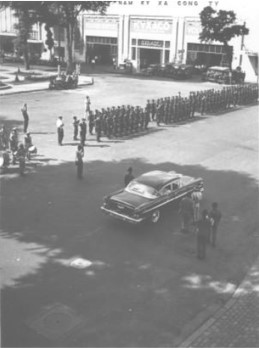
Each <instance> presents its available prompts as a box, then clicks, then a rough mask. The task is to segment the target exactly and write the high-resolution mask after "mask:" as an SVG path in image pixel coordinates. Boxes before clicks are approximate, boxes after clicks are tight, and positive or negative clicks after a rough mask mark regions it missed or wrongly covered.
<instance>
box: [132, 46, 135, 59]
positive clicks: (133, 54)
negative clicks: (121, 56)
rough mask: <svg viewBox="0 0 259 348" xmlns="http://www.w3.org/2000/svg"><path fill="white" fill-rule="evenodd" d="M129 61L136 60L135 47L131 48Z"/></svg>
mask: <svg viewBox="0 0 259 348" xmlns="http://www.w3.org/2000/svg"><path fill="white" fill-rule="evenodd" d="M131 59H132V60H136V47H132V51H131Z"/></svg>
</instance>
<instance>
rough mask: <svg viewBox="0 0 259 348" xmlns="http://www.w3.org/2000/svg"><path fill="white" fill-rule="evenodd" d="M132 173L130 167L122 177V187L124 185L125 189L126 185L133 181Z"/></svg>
mask: <svg viewBox="0 0 259 348" xmlns="http://www.w3.org/2000/svg"><path fill="white" fill-rule="evenodd" d="M132 172H133V169H132V167H129V168H128V170H127V173H126V174H125V176H124V185H125V187H126V186H128V184H129V183H130V182H131V181H132V180H134V176H133V174H132Z"/></svg>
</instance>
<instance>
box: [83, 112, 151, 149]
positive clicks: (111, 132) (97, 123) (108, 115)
mask: <svg viewBox="0 0 259 348" xmlns="http://www.w3.org/2000/svg"><path fill="white" fill-rule="evenodd" d="M149 121H150V110H147V108H145V109H143V108H141V107H140V106H136V107H133V106H130V105H127V106H126V105H122V106H118V107H114V106H112V107H108V108H106V109H105V108H102V109H101V110H95V111H90V112H89V117H88V126H89V133H90V134H91V135H92V134H93V131H95V134H96V140H97V141H98V142H99V141H100V139H101V137H102V136H104V137H107V138H116V137H122V136H127V135H131V134H136V133H139V132H142V131H145V130H147V129H148V124H149ZM79 126H80V125H79Z"/></svg>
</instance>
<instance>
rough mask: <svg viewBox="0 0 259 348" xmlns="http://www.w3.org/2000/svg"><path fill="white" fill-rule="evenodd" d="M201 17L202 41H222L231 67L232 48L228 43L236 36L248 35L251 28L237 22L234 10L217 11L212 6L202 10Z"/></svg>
mask: <svg viewBox="0 0 259 348" xmlns="http://www.w3.org/2000/svg"><path fill="white" fill-rule="evenodd" d="M200 19H201V25H202V32H201V33H200V36H199V39H200V40H201V41H202V42H209V41H218V42H221V43H222V44H223V46H224V48H225V52H226V58H227V63H228V65H229V67H230V68H231V65H232V50H231V47H230V46H229V45H228V43H229V41H230V40H231V39H232V38H234V37H235V36H241V35H247V34H248V33H249V29H248V28H246V26H245V24H243V25H239V24H236V14H235V13H234V12H233V11H223V10H219V11H218V12H217V11H216V10H214V9H213V8H212V7H210V6H207V7H205V8H204V9H203V10H202V12H201V13H200Z"/></svg>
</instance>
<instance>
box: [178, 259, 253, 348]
mask: <svg viewBox="0 0 259 348" xmlns="http://www.w3.org/2000/svg"><path fill="white" fill-rule="evenodd" d="M256 264H259V257H257V259H256V261H255V262H254V263H253V265H252V266H251V267H250V269H249V271H248V273H247V274H246V276H245V278H244V279H243V281H242V282H241V283H240V285H239V286H238V287H237V288H236V290H235V292H234V294H233V295H232V298H231V299H229V300H228V301H227V303H226V304H225V305H224V306H223V307H221V308H220V309H218V310H217V311H216V312H215V314H214V315H213V316H212V317H211V318H210V319H208V320H207V321H205V323H203V324H202V326H200V328H198V329H197V330H196V331H194V332H193V333H192V334H191V335H190V336H189V337H188V338H187V339H185V340H184V341H182V342H181V343H178V345H177V347H181V348H187V347H191V344H192V342H193V341H194V340H195V339H196V338H198V337H199V336H200V335H201V334H202V333H203V332H204V331H206V330H207V329H208V328H209V327H211V326H212V325H213V324H214V323H215V322H216V321H218V320H219V319H220V318H221V317H222V316H223V315H224V314H225V313H226V312H227V311H228V310H229V309H230V308H232V307H233V306H234V305H235V303H236V302H237V301H238V299H239V297H240V296H241V295H242V294H243V293H244V291H249V290H247V283H248V282H249V281H248V279H249V278H250V272H251V271H252V270H253V268H254V266H255V265H256ZM250 291H251V290H250Z"/></svg>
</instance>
